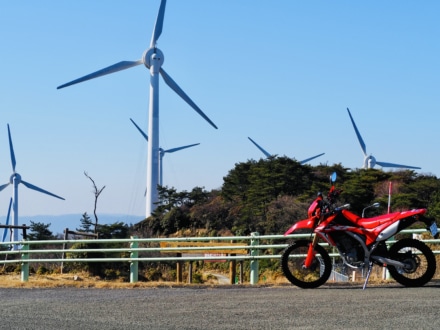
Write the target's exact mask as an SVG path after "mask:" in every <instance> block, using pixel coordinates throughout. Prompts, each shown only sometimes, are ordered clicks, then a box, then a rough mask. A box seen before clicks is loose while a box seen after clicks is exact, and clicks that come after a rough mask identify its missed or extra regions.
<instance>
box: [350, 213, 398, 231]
mask: <svg viewBox="0 0 440 330" xmlns="http://www.w3.org/2000/svg"><path fill="white" fill-rule="evenodd" d="M342 212H343V215H344V216H345V217H346V218H347V219H348V220H350V221H351V222H353V223H355V224H357V225H359V226H360V227H363V228H366V229H372V228H376V227H377V226H379V225H381V224H383V223H386V222H388V221H391V220H393V219H394V218H395V217H396V216H397V215H398V214H400V212H395V213H389V214H383V215H379V216H377V217H372V218H362V217H360V216H358V215H357V214H354V213H352V212H350V211H347V210H343V211H342Z"/></svg>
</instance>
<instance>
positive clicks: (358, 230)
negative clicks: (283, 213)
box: [281, 173, 439, 289]
mask: <svg viewBox="0 0 440 330" xmlns="http://www.w3.org/2000/svg"><path fill="white" fill-rule="evenodd" d="M335 181H336V173H333V174H332V175H331V177H330V182H331V189H330V191H329V193H328V195H327V200H325V199H324V198H323V196H322V194H318V197H317V198H316V199H315V200H314V201H313V203H312V204H311V205H310V207H309V210H308V218H307V219H305V220H300V221H298V222H297V223H295V224H294V225H293V226H292V227H290V229H289V230H288V231H287V232H286V233H285V234H284V236H287V235H290V234H293V233H297V232H298V231H300V230H308V231H310V230H311V231H312V233H311V234H310V235H311V236H310V239H309V240H298V241H295V242H294V243H293V244H292V245H290V246H289V247H287V248H286V250H285V251H284V252H283V254H282V257H281V267H282V270H283V273H284V275H285V276H286V278H287V279H288V280H289V281H290V282H291V283H292V284H294V285H297V286H299V287H301V288H316V287H319V286H320V285H322V284H324V283H325V282H326V281H327V280H328V278H329V277H330V274H331V271H332V261H331V259H330V256H329V253H328V252H327V250H326V249H325V248H324V247H323V246H321V245H319V244H318V240H319V239H320V238H321V239H323V240H324V241H325V242H327V243H328V244H329V246H330V247H334V248H336V249H337V251H338V252H339V255H340V257H341V259H342V261H343V263H344V264H345V265H346V266H348V267H349V268H352V269H364V268H366V269H367V275H366V279H365V283H364V286H363V289H365V288H366V286H367V282H368V279H369V277H370V274H371V270H372V268H373V265H374V264H376V265H379V266H382V267H387V268H388V271H389V273H390V275H391V276H392V277H393V278H394V279H395V280H396V281H397V282H399V283H400V284H402V285H404V286H407V287H418V286H423V285H424V284H426V283H427V282H429V281H430V280H431V279H432V277H433V276H434V273H435V270H436V260H435V256H434V253H433V252H432V251H431V249H430V248H429V247H428V246H427V245H426V244H425V243H423V242H422V241H420V240H416V239H412V238H403V239H400V240H398V241H397V242H396V243H394V244H393V245H392V246H391V247H390V248H388V247H387V244H386V243H385V241H386V240H387V239H389V238H391V237H392V236H394V235H396V234H397V233H399V232H400V231H401V230H403V229H405V228H407V227H409V226H411V225H412V224H414V223H416V222H418V221H421V222H423V223H424V224H425V225H426V226H427V230H429V231H430V232H431V235H432V236H433V237H434V238H437V237H438V236H439V232H438V229H437V224H436V222H435V221H434V220H432V219H429V218H427V217H425V216H424V214H425V212H426V209H415V210H410V211H402V212H394V213H389V214H384V215H380V216H376V217H372V218H364V217H363V214H362V217H360V216H358V215H357V214H354V213H352V212H350V211H349V210H348V208H349V206H350V205H349V204H346V205H343V206H340V207H336V205H335V202H336V199H337V197H338V196H339V195H340V193H341V190H336V189H335V186H334V182H335Z"/></svg>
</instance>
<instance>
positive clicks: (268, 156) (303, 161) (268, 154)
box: [248, 136, 325, 165]
mask: <svg viewBox="0 0 440 330" xmlns="http://www.w3.org/2000/svg"><path fill="white" fill-rule="evenodd" d="M248 139H249V140H250V141H251V142H252V143H253V144H255V146H256V147H257V148H258V149H260V151H261V152H262V153H263V154H264V155H265V156H266V157H267V158H272V157H275V155H271V154H270V153H268V152H267V151H266V150H264V149H263V148H262V147H261V146H260V145H258V143H257V142H255V141H254V140H252V139H251V138H250V137H249V136H248ZM324 154H325V153H322V154H319V155H316V156H313V157H310V158H307V159H304V160H301V161H300V162H299V163H300V164H301V165H303V164H305V163H307V162H309V161H311V160H312V159H315V158H318V157H320V156H322V155H324Z"/></svg>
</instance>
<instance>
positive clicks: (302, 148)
mask: <svg viewBox="0 0 440 330" xmlns="http://www.w3.org/2000/svg"><path fill="white" fill-rule="evenodd" d="M159 4H160V1H159V0H142V1H141V0H133V1H129V2H127V1H116V0H115V1H111V2H105V1H85V0H78V1H47V0H46V1H45V0H41V1H38V2H35V1H30V0H22V1H2V2H0V41H1V46H0V47H1V48H0V49H1V61H0V73H1V75H0V90H1V97H0V114H1V116H0V184H3V183H6V182H8V180H9V177H10V175H11V173H12V170H11V163H10V157H9V146H8V137H7V124H8V123H9V124H10V126H11V133H12V139H13V143H14V149H15V156H16V159H17V167H16V170H17V172H18V173H20V174H21V175H22V177H23V179H24V180H26V181H28V182H30V183H32V184H34V185H37V186H39V187H41V188H44V189H46V190H49V191H51V192H53V193H55V194H57V195H60V196H63V197H64V198H65V199H66V200H65V201H60V200H57V199H54V198H52V197H50V196H47V195H43V194H40V193H37V192H34V191H31V190H29V189H27V188H26V187H24V186H20V188H19V197H20V200H19V214H20V216H21V217H22V216H30V215H41V214H43V215H44V214H48V215H59V214H68V213H78V214H82V213H83V212H88V213H89V214H92V213H93V202H94V195H93V189H92V185H91V182H90V181H89V180H88V179H87V178H86V177H85V176H84V174H83V172H84V171H87V172H88V174H89V175H90V176H91V177H92V178H93V179H94V180H95V182H96V183H97V185H98V187H99V188H100V187H102V186H104V185H105V186H106V188H105V189H104V191H103V192H102V194H101V196H100V198H99V202H98V213H99V212H100V213H118V214H132V215H139V216H140V217H142V215H144V214H145V200H144V190H145V174H146V159H147V155H146V152H147V146H146V143H145V141H144V139H143V138H142V136H141V135H140V134H139V132H138V131H137V130H136V128H135V127H134V126H133V125H132V124H131V122H130V120H129V118H133V119H134V120H135V121H136V122H137V123H138V124H139V125H140V126H142V127H144V128H145V130H146V127H147V112H148V98H149V89H148V88H149V87H148V85H149V73H148V71H147V69H146V68H144V67H143V66H138V67H135V68H132V69H129V70H126V71H122V72H119V73H115V74H112V75H108V76H105V77H101V78H98V79H94V80H91V81H88V82H84V83H81V84H78V85H75V86H71V87H68V88H65V89H62V90H57V89H56V87H57V86H58V85H61V84H63V83H65V82H68V81H70V80H73V79H75V78H78V77H81V76H83V75H86V74H88V73H91V72H94V71H96V70H99V69H101V68H104V67H106V66H109V65H111V64H114V63H116V62H119V61H122V60H131V61H134V60H138V59H140V58H141V56H142V53H143V52H144V51H145V50H146V49H147V48H148V47H149V44H150V38H151V33H152V30H153V25H154V21H155V19H156V15H157V11H158V8H159ZM439 12H440V3H439V2H437V1H423V2H414V1H369V2H360V1H293V0H278V1H263V0H252V1H251V0H234V1H232V0H210V1H205V0H185V1H181V0H169V1H168V2H167V7H166V12H165V22H164V27H163V33H162V35H161V37H160V39H159V42H158V47H159V48H160V49H161V50H162V51H163V53H164V55H165V63H164V65H163V68H164V69H165V70H166V71H167V73H168V74H169V75H170V76H171V77H172V78H173V79H174V80H175V81H176V82H177V83H178V84H179V85H180V87H181V88H182V89H183V90H184V91H185V92H186V93H187V94H188V95H189V96H190V97H191V98H192V99H193V101H194V102H195V103H196V104H197V105H198V106H199V107H200V108H201V109H202V110H203V111H204V112H205V114H206V115H207V116H208V117H209V118H210V119H211V120H212V121H213V122H214V123H215V124H216V125H217V126H218V127H219V129H218V130H215V129H213V128H212V127H211V126H210V125H209V124H208V123H207V122H205V121H204V120H203V119H202V118H201V117H200V116H199V115H198V114H197V113H196V112H195V111H193V110H192V109H191V108H190V107H189V106H188V105H187V104H186V103H185V102H184V101H183V100H181V99H180V98H179V97H178V96H177V95H176V94H174V92H173V91H171V90H170V89H169V88H168V86H167V85H165V83H164V82H163V80H161V82H160V145H161V147H162V148H164V149H169V148H174V147H179V146H182V145H188V144H193V143H200V145H199V146H196V147H193V148H190V149H186V150H182V151H179V152H176V153H173V154H167V155H166V156H165V157H164V184H165V185H167V186H169V187H175V188H176V189H177V190H191V189H192V188H193V187H195V186H202V187H205V188H206V189H208V190H210V189H213V188H219V187H221V185H222V183H223V177H224V176H226V175H227V174H228V171H229V170H231V169H233V168H234V166H235V164H236V163H239V162H246V161H247V160H249V159H255V160H258V159H260V158H261V157H264V155H263V154H262V153H261V152H260V151H259V150H258V149H257V148H256V147H255V146H254V145H252V143H251V142H250V141H249V140H248V139H247V137H248V136H250V137H251V138H253V139H254V140H255V141H257V142H258V143H259V144H260V145H261V146H263V147H264V148H265V149H266V150H268V151H269V152H270V153H273V154H278V155H281V156H282V155H286V156H289V157H293V158H296V159H297V160H302V159H305V158H308V157H310V156H312V155H315V154H318V153H321V152H325V155H324V156H322V157H320V158H318V159H316V160H314V161H312V162H311V164H312V165H317V164H319V163H327V164H330V165H331V164H334V163H342V165H344V166H346V167H349V168H358V167H361V166H362V163H363V154H362V151H361V149H360V146H359V143H358V141H357V139H356V136H355V133H354V130H353V128H352V126H351V123H350V120H349V117H348V114H347V111H346V108H347V107H349V108H350V110H351V113H352V115H353V117H354V120H355V121H356V123H357V126H358V128H359V130H360V132H361V134H362V136H363V138H364V141H365V143H366V146H367V152H368V153H372V154H373V155H374V156H375V157H376V158H377V159H378V160H381V161H388V162H395V163H401V164H407V165H415V166H420V167H422V170H420V171H418V173H430V174H434V175H436V176H438V175H439V174H440V170H439V167H438V164H439V163H440V159H439V158H440V156H439V153H438V151H437V141H438V140H439V139H440V132H439V130H438V124H439V122H440V118H439V117H440V112H439V105H440V93H439V92H438V89H439V79H440V78H439V77H440V72H439V71H440V70H439V60H438V59H439V58H440V45H439V42H438V36H439V35H440V25H439V23H438V13H439ZM11 194H12V187H8V188H6V189H4V190H3V191H1V192H0V215H5V214H6V212H7V207H8V203H9V198H10V196H11ZM1 210H3V211H1Z"/></svg>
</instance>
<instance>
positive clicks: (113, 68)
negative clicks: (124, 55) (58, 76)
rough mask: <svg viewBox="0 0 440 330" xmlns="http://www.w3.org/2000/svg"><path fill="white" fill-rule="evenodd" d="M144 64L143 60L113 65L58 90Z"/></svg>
mask: <svg viewBox="0 0 440 330" xmlns="http://www.w3.org/2000/svg"><path fill="white" fill-rule="evenodd" d="M142 63H143V62H142V60H137V61H122V62H119V63H116V64H113V65H110V66H108V67H106V68H104V69H101V70H99V71H96V72H93V73H91V74H88V75H86V76H84V77H81V78H78V79H75V80H72V81H70V82H68V83H66V84H64V85H61V86H58V87H57V89H61V88H64V87H67V86H71V85H75V84H78V83H80V82H83V81H86V80H90V79H94V78H98V77H101V76H105V75H107V74H110V73H114V72H118V71H121V70H125V69H129V68H132V67H134V66H137V65H139V64H142Z"/></svg>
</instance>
